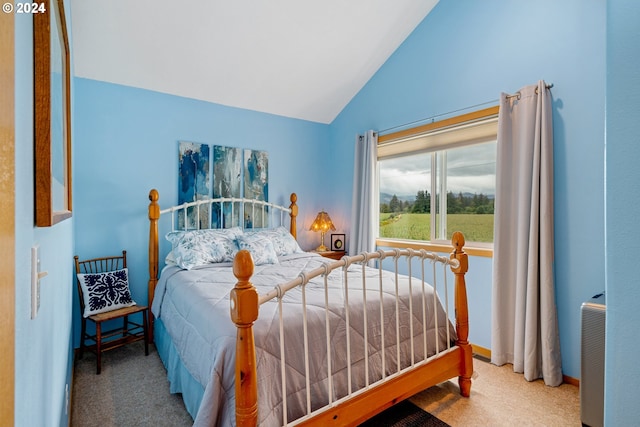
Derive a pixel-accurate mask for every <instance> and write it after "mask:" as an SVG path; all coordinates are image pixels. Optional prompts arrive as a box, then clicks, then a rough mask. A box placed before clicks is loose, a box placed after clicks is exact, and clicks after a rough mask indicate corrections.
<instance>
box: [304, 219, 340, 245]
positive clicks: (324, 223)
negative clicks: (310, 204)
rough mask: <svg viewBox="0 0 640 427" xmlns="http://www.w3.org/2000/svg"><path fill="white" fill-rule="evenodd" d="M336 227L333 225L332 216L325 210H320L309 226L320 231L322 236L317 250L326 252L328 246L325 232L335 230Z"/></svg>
mask: <svg viewBox="0 0 640 427" xmlns="http://www.w3.org/2000/svg"><path fill="white" fill-rule="evenodd" d="M335 229H336V227H335V226H334V225H333V222H332V221H331V217H330V216H329V214H328V213H326V212H325V211H320V212H318V215H317V216H316V219H315V220H313V223H312V224H311V227H309V230H311V231H319V232H320V233H321V236H322V237H321V243H320V246H318V247H317V248H316V251H318V252H325V251H326V250H327V247H326V246H325V245H324V233H326V232H327V231H329V230H335Z"/></svg>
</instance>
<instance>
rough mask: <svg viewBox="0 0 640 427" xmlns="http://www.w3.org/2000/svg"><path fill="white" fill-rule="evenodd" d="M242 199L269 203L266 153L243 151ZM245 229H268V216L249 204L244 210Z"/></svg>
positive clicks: (267, 159)
mask: <svg viewBox="0 0 640 427" xmlns="http://www.w3.org/2000/svg"><path fill="white" fill-rule="evenodd" d="M244 197H245V198H247V199H255V200H264V201H265V202H267V201H269V156H268V154H267V152H266V151H259V150H244ZM244 221H245V228H261V227H268V215H267V212H266V211H265V214H264V215H263V213H262V210H261V209H256V206H253V205H252V204H251V203H246V204H245V208H244Z"/></svg>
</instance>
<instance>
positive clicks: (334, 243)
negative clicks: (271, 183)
mask: <svg viewBox="0 0 640 427" xmlns="http://www.w3.org/2000/svg"><path fill="white" fill-rule="evenodd" d="M345 247H346V245H345V239H344V234H331V250H332V251H338V252H344V250H345Z"/></svg>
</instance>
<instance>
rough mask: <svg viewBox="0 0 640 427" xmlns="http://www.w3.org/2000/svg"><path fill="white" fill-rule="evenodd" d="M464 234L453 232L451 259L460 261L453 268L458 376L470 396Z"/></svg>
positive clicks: (465, 391) (464, 392) (467, 267)
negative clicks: (460, 365)
mask: <svg viewBox="0 0 640 427" xmlns="http://www.w3.org/2000/svg"><path fill="white" fill-rule="evenodd" d="M464 243H465V240H464V235H463V234H462V233H460V232H459V231H456V232H455V233H453V236H452V237H451V244H452V245H453V252H451V256H450V258H451V259H457V260H458V261H459V262H460V265H459V266H458V268H451V271H453V274H455V294H456V295H455V306H456V331H457V334H458V340H457V341H456V345H458V346H459V347H460V349H461V350H462V361H461V362H462V370H461V371H462V372H461V375H460V376H459V377H458V385H459V386H460V394H461V395H463V396H464V397H469V395H470V394H471V375H472V374H473V353H472V350H471V344H469V341H468V338H469V308H468V305H467V285H466V283H465V280H464V275H465V273H466V272H467V271H468V270H469V259H468V257H467V254H466V253H464V250H463V247H464Z"/></svg>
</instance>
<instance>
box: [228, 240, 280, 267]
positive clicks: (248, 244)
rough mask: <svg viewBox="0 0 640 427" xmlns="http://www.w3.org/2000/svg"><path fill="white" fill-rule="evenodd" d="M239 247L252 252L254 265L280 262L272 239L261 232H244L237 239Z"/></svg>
mask: <svg viewBox="0 0 640 427" xmlns="http://www.w3.org/2000/svg"><path fill="white" fill-rule="evenodd" d="M236 242H237V243H238V248H240V249H246V250H248V251H249V252H251V257H252V258H253V264H254V265H262V264H278V255H277V254H276V251H275V249H274V248H273V243H271V240H269V239H267V238H266V237H264V236H261V235H259V234H249V235H247V234H243V235H241V236H238V238H237V239H236Z"/></svg>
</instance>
